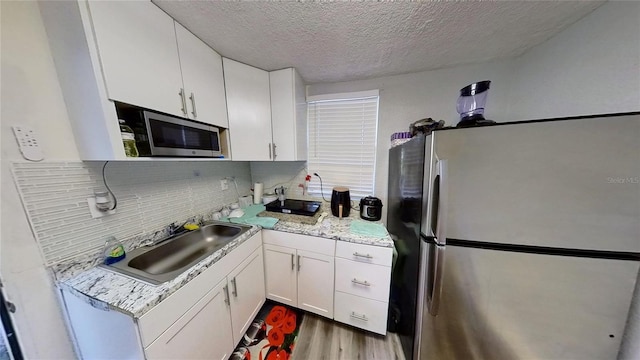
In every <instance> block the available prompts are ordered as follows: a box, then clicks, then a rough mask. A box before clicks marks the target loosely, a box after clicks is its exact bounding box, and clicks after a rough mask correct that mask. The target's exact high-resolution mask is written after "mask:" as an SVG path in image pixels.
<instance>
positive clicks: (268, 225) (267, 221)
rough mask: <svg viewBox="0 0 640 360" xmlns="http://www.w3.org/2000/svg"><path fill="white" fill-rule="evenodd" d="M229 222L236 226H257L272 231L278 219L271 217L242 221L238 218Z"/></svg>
mask: <svg viewBox="0 0 640 360" xmlns="http://www.w3.org/2000/svg"><path fill="white" fill-rule="evenodd" d="M229 221H230V222H232V223H236V224H247V225H259V226H261V227H263V228H265V229H273V227H274V226H275V224H276V223H277V222H278V219H276V218H272V217H256V216H254V217H251V218H246V219H243V218H241V217H239V218H230V219H229Z"/></svg>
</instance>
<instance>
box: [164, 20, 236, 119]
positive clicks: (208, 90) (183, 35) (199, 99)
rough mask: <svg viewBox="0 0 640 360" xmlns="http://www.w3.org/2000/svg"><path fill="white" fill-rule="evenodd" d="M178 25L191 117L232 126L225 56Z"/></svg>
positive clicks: (177, 32)
mask: <svg viewBox="0 0 640 360" xmlns="http://www.w3.org/2000/svg"><path fill="white" fill-rule="evenodd" d="M175 25H176V37H177V39H178V53H179V54H180V67H181V69H182V79H183V82H184V90H185V92H186V96H187V109H188V110H189V114H188V115H189V118H190V119H193V120H198V121H202V122H205V123H208V124H212V125H215V126H220V127H223V128H227V127H229V121H227V101H226V98H225V93H224V77H223V75H222V57H221V56H220V55H218V53H217V52H215V51H214V50H213V49H211V48H210V47H209V46H208V45H207V44H205V43H203V42H202V41H201V40H200V39H198V38H197V37H196V36H195V35H193V34H192V33H191V32H189V30H187V29H185V28H184V27H183V26H182V25H180V24H178V23H175Z"/></svg>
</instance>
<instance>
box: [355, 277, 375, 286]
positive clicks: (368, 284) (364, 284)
mask: <svg viewBox="0 0 640 360" xmlns="http://www.w3.org/2000/svg"><path fill="white" fill-rule="evenodd" d="M351 282H352V283H354V284H358V285H363V286H371V283H369V282H367V280H365V281H360V280H358V279H356V278H353V280H351Z"/></svg>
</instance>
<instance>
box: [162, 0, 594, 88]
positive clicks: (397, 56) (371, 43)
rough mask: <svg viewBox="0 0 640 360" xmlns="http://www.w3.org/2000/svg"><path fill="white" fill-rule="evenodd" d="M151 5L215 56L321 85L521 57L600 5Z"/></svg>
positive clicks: (496, 3)
mask: <svg viewBox="0 0 640 360" xmlns="http://www.w3.org/2000/svg"><path fill="white" fill-rule="evenodd" d="M154 3H155V4H157V5H158V6H159V7H160V8H162V9H163V10H164V11H165V12H167V13H168V14H169V15H171V16H172V17H173V18H175V19H176V20H177V21H178V22H180V23H181V24H183V25H184V26H185V27H186V28H188V29H189V30H191V31H192V32H193V33H194V34H196V35H197V36H198V37H200V38H201V39H202V40H204V41H205V42H206V43H208V44H209V45H210V46H211V47H212V48H214V49H215V50H216V51H218V52H219V53H220V54H221V55H222V56H225V57H229V58H232V59H234V60H238V61H240V62H243V63H246V64H249V65H253V66H256V67H259V68H262V69H265V70H276V69H282V68H285V67H290V66H293V67H295V68H297V69H298V71H299V72H300V74H301V75H302V77H303V78H304V79H305V80H306V82H307V83H321V82H335V81H347V80H356V79H365V78H372V77H379V76H384V75H394V74H402V73H410V72H417V71H423V70H433V69H438V68H442V67H450V66H455V65H460V64H469V63H479V62H486V61H489V60H492V59H498V58H506V57H512V56H518V55H521V54H522V53H523V52H525V51H526V50H527V49H529V48H531V47H532V46H535V45H537V44H539V43H541V42H543V41H545V40H547V39H548V38H550V37H552V36H553V35H555V34H556V33H558V32H560V31H562V30H563V29H564V28H566V27H567V26H568V25H570V24H572V23H574V22H575V21H577V20H578V19H580V18H582V17H583V16H585V15H586V14H588V13H589V12H591V11H593V10H594V9H595V8H597V7H598V6H600V5H602V4H603V3H604V1H544V2H539V1H508V2H493V1H482V2H471V1H465V2H420V3H409V2H393V3H391V2H235V1H233V2H229V1H206V2H205V1H182V2H181V1H174V0H169V1H166V0H154Z"/></svg>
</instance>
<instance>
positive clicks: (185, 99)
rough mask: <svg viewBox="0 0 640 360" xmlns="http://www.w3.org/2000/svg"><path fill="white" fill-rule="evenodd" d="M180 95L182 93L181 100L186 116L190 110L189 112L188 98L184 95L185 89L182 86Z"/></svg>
mask: <svg viewBox="0 0 640 360" xmlns="http://www.w3.org/2000/svg"><path fill="white" fill-rule="evenodd" d="M178 95H180V100H181V101H182V109H181V110H182V113H183V114H184V116H187V114H188V112H187V98H186V97H185V95H184V89H183V88H180V92H179V93H178Z"/></svg>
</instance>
